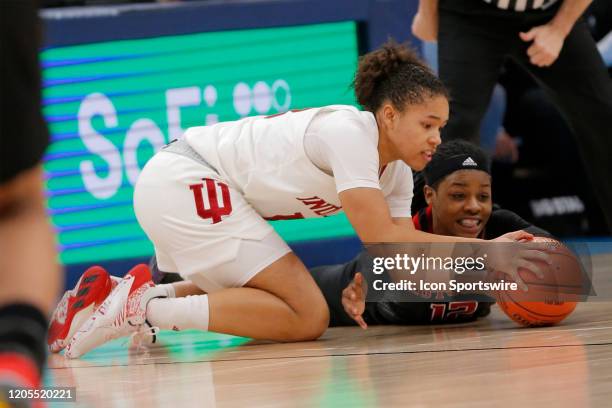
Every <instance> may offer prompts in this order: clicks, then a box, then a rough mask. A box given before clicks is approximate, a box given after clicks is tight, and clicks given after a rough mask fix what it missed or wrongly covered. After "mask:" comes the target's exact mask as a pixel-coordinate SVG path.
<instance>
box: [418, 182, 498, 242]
mask: <svg viewBox="0 0 612 408" xmlns="http://www.w3.org/2000/svg"><path fill="white" fill-rule="evenodd" d="M425 199H426V200H427V203H428V204H431V205H432V217H433V227H434V230H433V232H434V233H435V234H441V235H451V236H458V237H466V238H476V237H478V236H479V235H480V233H481V232H482V230H483V229H484V227H485V225H486V223H487V221H488V220H489V217H490V216H491V211H492V208H493V202H492V200H491V176H489V175H488V174H487V173H486V172H484V171H481V170H459V171H456V172H454V173H451V174H449V175H448V176H446V178H444V179H443V180H442V181H441V182H440V184H439V185H438V189H437V191H436V190H434V189H433V188H431V187H429V186H427V187H425Z"/></svg>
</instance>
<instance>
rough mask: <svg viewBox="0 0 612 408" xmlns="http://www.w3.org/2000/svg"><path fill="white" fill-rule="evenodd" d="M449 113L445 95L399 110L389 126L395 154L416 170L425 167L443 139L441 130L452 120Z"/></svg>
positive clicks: (389, 135)
mask: <svg viewBox="0 0 612 408" xmlns="http://www.w3.org/2000/svg"><path fill="white" fill-rule="evenodd" d="M448 114H449V108H448V100H447V99H446V98H445V97H444V96H434V97H430V98H427V99H426V100H425V101H424V102H423V103H420V104H416V105H408V106H407V107H406V108H405V109H404V110H403V111H401V112H397V111H396V116H395V117H394V118H393V120H392V121H390V122H389V123H390V126H389V127H388V129H389V130H388V138H389V141H390V143H391V145H392V147H393V150H394V153H395V154H394V155H395V156H396V157H397V158H399V159H400V160H402V161H404V163H406V164H407V165H408V166H410V168H412V169H413V170H416V171H420V170H423V168H424V167H425V166H426V165H427V163H429V162H430V161H431V156H432V155H433V153H434V152H435V150H436V148H437V147H438V145H439V144H440V143H441V142H442V140H441V138H440V131H441V129H442V128H443V127H444V126H445V125H446V122H447V121H448Z"/></svg>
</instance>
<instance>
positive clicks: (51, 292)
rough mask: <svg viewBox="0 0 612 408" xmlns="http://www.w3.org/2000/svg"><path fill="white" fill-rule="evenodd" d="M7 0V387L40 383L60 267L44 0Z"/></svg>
mask: <svg viewBox="0 0 612 408" xmlns="http://www.w3.org/2000/svg"><path fill="white" fill-rule="evenodd" d="M0 5H1V7H0V9H1V12H0V15H1V16H2V22H1V24H0V27H1V30H2V35H1V36H0V38H1V41H2V47H1V48H2V64H1V65H2V72H1V73H0V81H1V92H0V94H1V96H2V104H1V109H0V114H1V116H2V117H1V118H0V129H1V131H0V384H1V385H2V387H3V391H6V389H7V388H10V387H11V386H13V387H14V386H30V387H35V386H38V385H39V381H40V377H41V373H42V369H43V366H44V362H45V359H46V342H45V336H46V330H47V316H48V315H49V313H50V311H51V309H52V307H53V305H54V303H55V301H56V300H57V294H58V290H59V286H60V268H59V265H58V262H57V254H56V251H55V239H54V234H53V230H52V227H51V225H50V223H49V219H48V217H47V214H46V210H45V198H44V192H43V172H42V167H41V166H40V164H39V163H40V160H41V157H42V154H43V152H44V149H45V148H46V146H47V143H48V133H47V130H46V125H45V123H44V120H43V118H42V114H41V108H40V68H39V65H38V45H39V43H38V41H37V38H38V35H40V31H39V28H40V27H39V25H38V24H39V23H38V16H37V8H36V2H35V1H30V0H28V1H21V0H6V1H2V2H0Z"/></svg>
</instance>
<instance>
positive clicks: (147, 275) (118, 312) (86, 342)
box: [64, 264, 165, 358]
mask: <svg viewBox="0 0 612 408" xmlns="http://www.w3.org/2000/svg"><path fill="white" fill-rule="evenodd" d="M163 293H165V292H164V291H163V290H162V289H157V288H156V287H155V284H154V283H153V281H152V280H151V272H150V271H149V268H148V266H147V265H144V264H140V265H136V266H135V267H134V268H132V270H131V271H130V272H128V273H127V275H125V277H124V278H123V279H122V280H121V282H119V283H118V284H117V286H116V287H115V288H114V289H113V291H112V292H111V294H110V295H109V296H108V297H107V298H106V300H104V302H103V303H102V304H101V305H100V307H98V308H97V309H96V311H95V312H94V313H93V315H91V317H90V318H89V319H88V320H87V321H86V322H85V323H83V325H82V326H81V327H80V328H79V329H78V330H77V331H76V333H75V334H74V336H73V337H72V339H71V340H70V343H69V344H68V346H66V352H65V353H64V355H65V356H66V357H68V358H77V357H80V356H82V355H83V354H85V353H87V352H88V351H90V350H91V349H93V348H95V347H98V346H100V345H102V344H104V343H106V342H107V341H110V340H113V339H116V338H119V337H124V336H129V335H133V336H137V337H143V338H144V337H147V336H148V337H151V340H152V342H155V334H156V333H157V331H158V330H159V329H158V328H156V327H155V328H151V327H150V325H149V324H148V322H147V319H146V311H147V303H148V302H149V300H151V299H153V298H156V297H165V296H163Z"/></svg>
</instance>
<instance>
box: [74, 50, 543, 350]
mask: <svg viewBox="0 0 612 408" xmlns="http://www.w3.org/2000/svg"><path fill="white" fill-rule="evenodd" d="M354 86H355V92H356V95H357V99H358V101H359V103H360V104H361V105H362V106H363V107H364V108H365V109H366V110H365V111H359V110H357V109H355V108H353V107H350V106H328V107H323V108H317V109H307V110H302V111H297V112H287V113H285V114H280V115H275V116H272V117H263V116H257V117H249V118H244V119H241V120H238V121H234V122H224V123H218V124H215V125H212V126H206V127H196V128H191V129H188V130H187V132H186V133H185V135H184V137H183V138H182V139H181V140H178V141H176V142H174V143H171V144H169V145H168V146H167V147H165V148H164V149H163V150H161V151H160V152H159V153H157V154H156V155H155V156H154V157H153V158H152V159H151V160H150V161H149V162H148V163H147V165H146V166H145V168H144V169H143V171H142V173H141V175H140V178H139V180H138V182H137V184H136V187H135V192H134V210H135V213H136V216H137V218H138V221H139V223H140V225H141V226H142V228H143V229H144V231H145V232H146V234H147V235H148V237H149V238H150V239H151V241H152V242H153V244H154V247H155V254H156V257H157V262H158V264H159V267H160V269H161V270H164V271H169V272H176V273H179V274H180V275H181V276H182V277H183V278H184V279H185V282H179V283H175V284H168V285H158V286H155V285H154V284H153V282H152V281H151V275H150V272H149V271H148V269H147V268H146V267H145V266H143V265H141V266H137V267H136V268H134V269H133V270H132V271H130V272H129V273H128V274H127V275H126V276H125V277H124V278H123V280H122V281H121V282H119V283H118V284H117V285H116V287H115V289H113V291H112V292H111V293H110V295H109V296H108V297H107V298H106V300H105V301H104V302H103V303H102V304H101V306H100V307H98V309H97V310H96V311H95V313H93V315H92V316H91V317H90V318H89V320H87V321H86V322H85V323H84V324H83V325H82V326H81V327H80V328H79V329H78V331H76V334H74V336H73V337H72V339H71V340H70V342H69V344H68V346H67V349H66V356H68V357H71V358H75V357H79V356H81V355H82V354H84V353H86V352H87V351H89V350H91V349H92V348H94V347H96V346H98V345H100V344H102V343H104V342H106V341H108V340H111V339H114V338H117V337H122V336H127V335H130V334H133V333H136V334H138V335H143V336H145V335H147V334H152V333H155V332H156V330H151V327H155V328H156V329H162V330H164V329H174V330H181V329H188V328H190V329H201V330H210V331H214V332H219V333H225V334H232V335H238V336H244V337H250V338H255V339H267V340H274V341H302V340H314V339H316V338H318V337H319V336H320V335H321V334H322V333H323V332H324V331H325V330H326V328H327V326H328V319H329V312H328V308H327V305H326V302H325V299H324V298H323V296H322V294H321V292H320V290H319V289H318V287H317V285H316V284H315V282H314V281H313V279H312V278H311V276H310V274H309V273H308V271H307V269H306V268H305V266H304V265H303V264H302V262H301V261H300V260H299V259H298V258H297V257H296V255H294V254H293V253H292V252H291V250H290V248H289V247H288V246H287V244H286V243H285V242H284V241H283V240H282V239H281V238H280V237H279V236H278V235H277V233H276V232H275V231H274V230H273V229H272V227H271V226H270V225H269V223H268V222H267V221H266V220H279V219H295V218H307V217H322V216H327V215H332V214H335V213H337V212H339V211H341V210H343V211H344V212H345V213H346V215H347V217H348V219H349V221H350V222H351V224H352V225H353V227H354V228H355V231H356V232H357V234H358V235H359V237H360V239H361V240H362V241H363V242H449V241H456V242H460V241H461V242H482V241H480V240H477V239H465V238H457V237H453V238H450V237H442V236H438V235H433V234H429V233H426V232H422V231H417V230H415V228H414V225H413V224H412V220H411V218H410V217H409V214H410V204H411V199H412V170H422V169H423V168H424V167H425V165H426V164H427V163H428V162H429V161H430V160H431V157H432V154H433V153H434V151H435V150H436V147H437V146H438V145H439V144H440V142H441V140H440V130H441V128H442V127H443V126H444V125H445V124H446V122H447V120H448V115H449V108H448V92H447V90H446V89H445V87H444V86H443V85H442V83H441V82H440V80H439V79H438V78H437V77H436V76H435V75H434V74H433V73H432V72H431V71H430V69H429V68H428V67H426V66H425V65H424V64H423V63H422V62H421V61H420V60H419V59H418V58H417V57H416V56H415V54H414V53H413V52H412V51H410V50H409V49H407V48H406V47H403V46H400V45H398V44H395V43H387V44H385V45H384V46H383V47H382V48H380V49H379V50H376V51H374V52H371V53H369V54H367V55H365V56H364V57H363V58H362V59H361V60H360V63H359V67H358V70H357V73H356V77H355V80H354ZM529 237H531V236H530V234H527V233H525V232H522V231H519V232H515V233H511V234H507V235H505V236H503V237H501V238H499V239H498V240H499V241H517V240H520V239H525V238H529ZM530 252H533V256H532V258H539V257H541V256H543V254H542V253H540V252H538V251H530ZM523 261H524V262H528V261H527V260H523ZM523 265H525V264H523ZM496 266H497V269H499V270H502V271H504V272H507V273H510V274H513V273H515V272H516V264H511V263H510V262H508V263H507V264H503V263H501V264H499V265H496Z"/></svg>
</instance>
